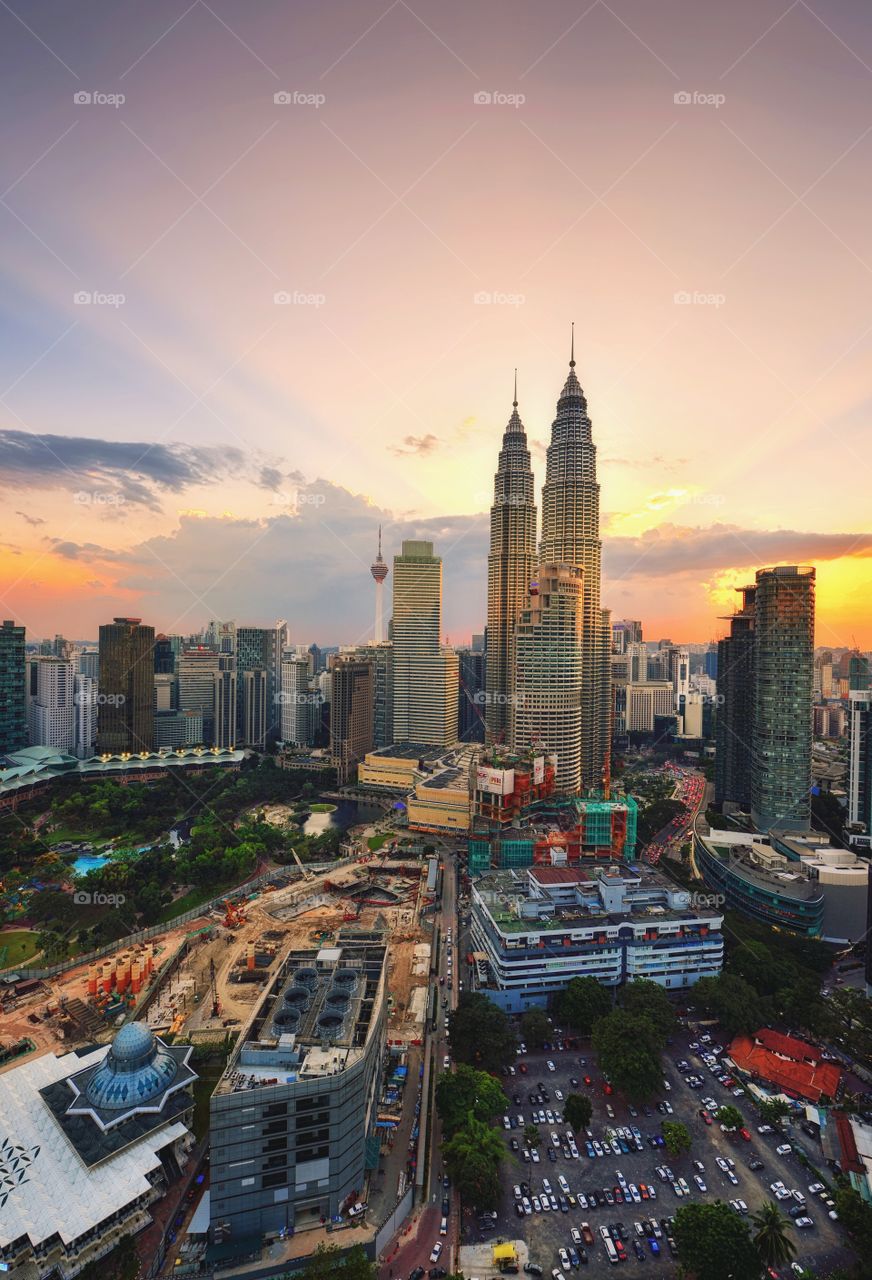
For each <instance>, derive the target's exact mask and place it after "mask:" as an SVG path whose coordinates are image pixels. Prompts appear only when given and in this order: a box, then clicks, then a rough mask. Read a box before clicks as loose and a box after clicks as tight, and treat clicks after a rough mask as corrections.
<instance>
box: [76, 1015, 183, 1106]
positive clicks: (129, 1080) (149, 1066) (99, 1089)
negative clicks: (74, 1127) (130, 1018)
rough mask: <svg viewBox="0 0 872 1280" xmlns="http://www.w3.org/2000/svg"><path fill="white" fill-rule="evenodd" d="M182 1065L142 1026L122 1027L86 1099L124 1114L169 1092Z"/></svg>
mask: <svg viewBox="0 0 872 1280" xmlns="http://www.w3.org/2000/svg"><path fill="white" fill-rule="evenodd" d="M178 1069H179V1063H178V1061H177V1060H176V1058H175V1057H174V1056H173V1054H171V1053H170V1052H169V1050H168V1049H167V1047H166V1045H164V1044H162V1043H161V1042H160V1040H158V1039H157V1038H156V1037H155V1034H154V1032H153V1031H152V1030H151V1029H150V1027H147V1026H145V1024H144V1023H142V1022H129V1023H128V1024H127V1025H126V1026H124V1027H122V1028H121V1030H120V1031H119V1032H118V1034H117V1036H116V1037H115V1039H114V1040H113V1041H112V1046H111V1048H110V1049H109V1052H108V1053H107V1054H106V1057H105V1058H104V1059H103V1061H102V1062H101V1063H100V1065H99V1067H98V1068H97V1070H96V1071H95V1072H94V1074H93V1076H92V1077H91V1079H90V1080H89V1082H88V1084H87V1087H86V1089H85V1096H86V1097H87V1099H88V1102H89V1103H90V1104H91V1106H93V1107H98V1108H100V1109H101V1110H108V1111H121V1110H128V1109H129V1108H131V1107H136V1106H139V1105H142V1104H143V1103H148V1102H150V1101H151V1100H152V1099H154V1098H156V1097H158V1095H159V1094H161V1093H163V1092H164V1090H166V1089H167V1088H169V1086H170V1085H171V1084H172V1083H173V1081H174V1080H175V1078H176V1074H177V1072H178Z"/></svg>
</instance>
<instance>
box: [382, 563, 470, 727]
mask: <svg viewBox="0 0 872 1280" xmlns="http://www.w3.org/2000/svg"><path fill="white" fill-rule="evenodd" d="M391 628H392V634H393V645H394V741H395V742H410V743H412V742H414V743H421V744H422V745H426V746H439V747H443V746H450V745H451V743H453V742H456V741H457V693H458V688H459V674H458V670H459V668H458V661H457V654H456V653H455V652H454V651H453V649H448V648H445V647H443V646H442V645H441V644H440V637H441V634H442V559H441V557H440V556H434V554H433V543H432V542H404V543H403V549H402V554H401V555H398V556H394V600H393V618H392V619H391Z"/></svg>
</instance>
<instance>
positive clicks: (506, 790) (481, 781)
mask: <svg viewBox="0 0 872 1280" xmlns="http://www.w3.org/2000/svg"><path fill="white" fill-rule="evenodd" d="M475 785H476V787H477V789H478V790H479V791H488V792H490V794H491V795H495V796H509V795H511V794H512V792H513V791H514V789H515V771H514V769H487V768H484V767H481V766H480V767H479V768H478V769H477V770H476V776H475Z"/></svg>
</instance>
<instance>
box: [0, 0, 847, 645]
mask: <svg viewBox="0 0 872 1280" xmlns="http://www.w3.org/2000/svg"><path fill="white" fill-rule="evenodd" d="M89 13H90V15H91V16H92V18H93V21H92V22H88V21H87V16H88V14H89ZM431 18H432V15H430V16H429V17H426V18H425V17H424V16H423V15H421V14H418V13H417V12H416V11H415V8H414V5H413V4H406V3H404V2H402V3H401V2H400V0H397V3H395V4H392V5H390V7H389V8H387V9H385V8H384V7H382V6H380V5H377V4H369V3H366V4H362V5H361V4H351V3H345V2H343V0H338V2H337V3H336V4H334V5H331V6H330V9H329V13H328V12H327V11H326V9H324V8H320V7H319V9H317V10H316V9H312V10H311V11H298V12H296V13H295V14H294V15H293V16H292V17H291V16H289V15H288V12H287V9H286V7H285V6H281V5H278V4H272V3H267V4H264V5H259V6H257V8H256V10H251V11H247V10H246V8H245V7H244V6H241V5H238V4H228V5H225V6H224V7H223V8H222V9H221V10H220V12H219V11H216V12H214V13H213V12H212V10H211V8H210V7H209V6H207V5H205V4H201V3H199V0H198V2H197V3H195V4H194V5H193V6H191V8H190V9H188V8H185V7H184V6H179V5H176V4H172V3H169V0H159V2H158V3H155V4H154V5H152V6H149V10H148V13H143V12H140V13H136V14H129V15H128V14H125V15H124V16H123V18H121V17H118V16H116V15H114V14H109V15H108V16H107V15H106V13H105V12H104V11H103V9H102V7H101V6H100V5H98V4H96V3H91V2H90V0H85V3H84V4H83V5H82V6H79V8H78V10H77V13H76V14H75V15H72V14H70V12H69V11H68V10H67V9H66V8H65V6H63V5H61V4H59V3H55V2H54V0H48V2H47V3H46V4H45V5H44V7H43V8H42V9H41V11H39V12H37V13H31V14H30V15H29V19H28V21H27V23H25V22H24V21H23V20H18V17H17V11H16V8H15V7H14V6H9V7H7V8H6V9H4V10H3V13H2V15H0V30H2V32H3V36H4V43H5V44H6V46H7V47H8V48H9V49H10V51H11V52H12V54H13V56H12V58H11V59H10V63H11V70H10V74H9V75H8V76H7V77H5V79H4V86H3V89H2V90H0V92H3V93H4V95H5V96H6V98H7V105H8V108H9V109H8V111H7V113H6V115H7V118H9V119H13V118H14V119H16V120H18V121H20V122H21V123H20V124H19V125H17V126H16V128H15V129H14V130H11V131H10V133H9V136H8V139H7V141H8V143H9V146H8V149H7V150H8V158H7V161H6V163H5V165H4V170H3V177H4V182H3V191H4V195H3V204H2V206H0V225H2V228H3V234H4V239H5V243H6V245H7V256H6V259H5V267H4V284H5V289H4V301H3V303H2V307H0V327H2V338H3V341H2V342H0V415H2V421H0V483H2V485H3V493H4V497H5V499H6V502H7V506H8V508H9V512H10V515H9V520H8V523H7V531H6V534H5V539H4V543H3V546H2V548H0V596H2V598H3V601H4V616H7V617H14V618H15V619H16V620H18V621H20V622H21V623H23V624H24V625H25V626H26V627H27V630H28V635H30V636H36V635H42V634H51V633H52V632H53V631H55V630H63V631H64V632H66V633H68V634H72V633H73V632H77V633H79V634H84V635H96V631H97V627H98V625H99V624H100V623H101V622H103V621H105V620H106V619H107V618H109V617H112V616H115V615H116V614H123V613H132V614H137V615H141V616H143V618H147V619H148V620H149V621H150V622H152V623H153V624H154V625H155V627H156V628H157V629H158V630H164V631H170V630H181V631H185V630H189V629H193V628H194V627H195V626H199V625H201V619H202V618H203V617H204V616H209V615H210V614H211V615H212V616H215V617H229V616H233V615H236V616H238V617H240V618H245V619H246V620H248V621H251V622H258V623H266V622H268V621H269V620H270V619H271V618H273V617H274V616H275V615H276V614H277V613H278V614H284V615H286V616H288V617H289V618H290V620H291V625H292V631H293V632H294V634H295V636H297V637H305V638H310V637H311V638H313V637H315V636H318V637H323V638H325V639H330V640H335V642H337V643H356V642H359V641H365V640H367V639H369V638H370V636H371V626H372V624H371V617H372V596H371V590H372V587H371V579H370V578H369V574H368V572H367V570H368V566H369V564H370V563H371V559H372V546H373V543H374V536H375V530H376V529H377V527H378V525H379V524H382V525H383V526H384V542H385V549H386V551H387V552H393V551H395V550H396V549H398V548H399V546H400V545H401V543H402V542H403V541H404V540H430V541H433V542H434V543H435V544H437V545H438V546H439V547H440V548H441V554H442V555H443V557H444V560H445V631H446V633H447V635H449V636H450V637H451V639H452V640H453V641H462V640H466V639H468V638H469V636H470V634H471V633H472V632H473V631H476V630H480V629H481V627H482V625H483V621H484V616H485V605H484V601H485V594H486V558H487V540H488V516H487V512H488V508H489V506H490V502H491V497H492V492H491V488H490V480H491V477H492V468H493V456H494V453H495V451H496V450H497V448H498V443H499V439H500V435H501V430H502V427H503V425H504V422H505V417H506V414H505V406H506V402H507V398H508V391H509V390H510V386H511V383H510V379H511V376H512V369H513V368H514V367H515V366H516V365H517V366H518V367H519V400H520V403H521V406H522V412H523V415H524V422H525V426H526V429H527V434H528V439H529V443H530V448H531V454H532V462H533V471H534V476H535V478H536V484H537V487H538V486H539V485H541V483H542V480H543V478H544V470H545V456H544V453H545V447H546V445H547V440H548V431H549V424H550V422H551V418H552V413H553V394H554V392H553V387H554V379H555V371H556V370H558V369H559V368H561V367H562V366H563V364H564V362H565V349H566V342H567V335H568V329H569V324H570V322H571V321H572V320H573V319H575V320H576V329H577V343H576V346H577V356H578V367H579V370H578V371H579V375H580V380H581V383H582V385H583V386H584V388H585V391H586V393H587V395H588V397H589V398H590V399H591V401H592V403H593V404H594V405H595V407H596V414H595V417H596V429H597V439H598V445H599V450H600V455H599V460H598V465H599V479H600V483H601V486H602V498H603V507H602V517H601V534H602V539H603V591H602V598H603V600H604V601H606V602H607V603H608V604H609V606H610V607H611V609H612V611H613V616H615V617H618V616H631V617H644V618H646V620H647V624H648V631H649V634H658V635H671V636H678V637H681V638H682V639H684V640H688V641H698V642H704V641H706V640H709V639H713V638H716V637H717V636H718V635H720V634H722V628H721V627H720V626H719V625H718V623H717V621H716V619H717V618H718V616H719V615H720V614H722V613H723V612H724V611H725V606H729V605H730V604H731V602H732V589H733V587H734V586H735V585H737V584H740V583H741V582H742V581H745V580H747V579H748V576H749V573H751V572H752V571H753V569H754V568H755V567H756V566H758V565H760V564H776V563H813V564H815V565H816V566H817V569H818V615H817V625H818V634H817V637H816V639H817V642H818V643H819V644H829V645H832V646H839V645H845V646H849V645H850V644H851V643H853V642H854V641H856V642H857V643H858V644H860V645H861V646H863V647H868V646H869V645H870V644H872V606H870V603H869V601H870V599H872V591H870V586H872V558H870V551H872V535H870V533H869V501H868V493H867V490H868V485H867V483H866V478H865V477H866V468H865V467H864V466H863V462H864V459H865V446H864V440H863V430H864V426H865V423H866V418H867V416H868V392H867V387H868V381H869V379H868V364H869V355H870V347H872V339H870V332H869V328H868V319H867V309H866V298H865V294H866V290H865V279H864V273H863V268H864V267H865V268H866V270H869V269H870V268H869V266H868V261H867V259H868V253H867V248H868V228H867V227H866V226H865V225H864V224H863V222H862V220H861V219H860V220H858V217H857V212H858V211H859V210H861V209H862V207H863V206H864V204H865V203H866V202H867V196H868V184H869V177H868V175H869V172H870V171H872V169H870V165H869V163H868V161H869V154H870V149H872V138H870V135H869V130H868V129H865V131H864V126H862V125H861V124H860V123H858V121H860V120H862V119H863V118H864V117H863V110H862V104H863V101H864V97H863V95H864V89H865V82H866V79H867V76H868V67H869V65H870V64H872V48H870V44H869V36H868V32H867V31H866V30H865V29H864V27H863V25H862V23H861V21H860V19H859V16H858V15H857V14H856V13H855V12H853V11H852V10H851V8H850V6H848V7H845V6H843V5H838V4H835V3H829V4H823V5H822V6H821V10H820V11H816V10H815V9H814V7H812V6H809V5H808V4H801V5H797V6H793V7H792V8H791V10H790V11H789V12H788V13H787V14H786V15H785V14H783V12H782V10H781V9H780V8H779V6H778V5H777V4H774V3H773V4H769V3H764V4H763V5H762V6H761V5H758V4H754V5H752V4H751V3H750V2H749V0H742V2H741V3H738V4H736V5H735V6H731V13H730V21H729V23H728V24H727V23H726V22H725V20H724V18H723V16H722V15H720V14H717V13H700V12H698V6H693V5H691V4H689V3H685V2H684V0H674V2H673V3H671V4H670V6H669V7H668V10H666V11H665V12H664V13H662V14H658V15H656V16H655V15H654V14H640V13H638V12H636V10H635V9H630V8H627V7H626V6H621V5H618V6H617V7H614V8H612V7H609V6H606V5H605V4H601V3H597V4H594V6H593V7H592V9H591V10H590V11H589V12H587V13H585V11H584V10H582V11H578V10H577V9H575V8H574V7H573V6H572V5H570V4H568V3H564V0H554V2H553V3H551V4H550V5H548V6H546V8H545V10H544V11H543V14H542V15H541V24H540V18H539V17H534V16H533V15H532V14H530V13H529V12H528V11H527V10H526V8H525V7H524V6H523V5H521V4H520V3H517V4H510V5H509V6H499V7H498V6H496V4H495V3H493V4H490V3H485V4H483V5H481V6H478V7H477V8H476V11H475V13H474V14H473V13H470V12H469V11H468V7H466V6H463V5H461V4H455V3H451V4H447V5H445V6H443V7H442V8H441V10H440V14H439V17H438V20H432V21H431ZM782 19H783V20H782ZM776 20H777V22H776ZM90 28H94V29H98V30H100V31H101V32H102V38H101V39H100V40H98V41H94V40H90V39H89V38H86V36H85V32H86V31H88V30H89V29H90ZM494 30H499V32H500V38H499V40H497V41H494V39H493V31H494ZM580 61H583V62H584V65H585V67H586V68H587V72H586V75H585V76H584V77H579V76H578V74H577V69H578V66H579V63H580ZM202 66H208V67H209V75H208V76H206V74H205V73H204V72H203V71H202V70H200V68H201V67H202ZM798 67H799V68H802V71H801V72H800V71H798ZM810 85H813V86H814V93H813V94H812V96H811V97H810V96H809V93H810V89H809V86H810ZM76 95H80V96H81V95H84V96H85V99H88V100H86V101H82V102H76V101H75V98H76ZM276 95H278V97H279V100H278V101H276V100H275V98H276ZM283 95H284V96H283ZM482 95H484V98H486V99H487V98H489V99H490V100H489V101H476V96H478V97H479V98H481V97H482ZM288 97H290V99H291V100H290V101H286V99H287V98H288ZM113 98H114V100H107V99H113ZM120 98H123V101H119V100H118V99H120ZM521 99H523V101H521ZM824 179H826V181H824ZM58 191H62V192H63V198H62V199H58V195H57V193H58ZM471 208H473V209H477V210H478V216H477V217H476V218H475V219H472V218H470V217H469V210H470V209H471ZM798 261H801V262H802V267H803V269H802V272H801V273H798V272H797V271H796V263H797V262H798ZM823 293H827V294H829V295H832V296H838V298H839V307H838V309H837V310H835V311H834V310H833V309H832V308H822V307H820V306H819V305H818V301H817V299H818V298H819V297H820V296H821V294H823ZM78 295H85V296H86V298H88V299H89V301H87V302H84V303H83V302H80V301H76V298H77V296H78ZM276 298H279V302H278V303H277V302H276V300H275V299H276ZM836 491H837V492H838V501H835V500H833V495H834V494H835V493H836ZM313 565H314V566H315V567H316V571H314V572H313Z"/></svg>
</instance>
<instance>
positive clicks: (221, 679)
mask: <svg viewBox="0 0 872 1280" xmlns="http://www.w3.org/2000/svg"><path fill="white" fill-rule="evenodd" d="M237 715H238V712H237V705H236V659H235V657H233V655H232V654H220V655H219V657H218V670H217V671H216V673H215V727H214V730H213V734H212V744H211V745H212V746H213V747H231V748H232V747H235V746H236V721H237Z"/></svg>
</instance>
